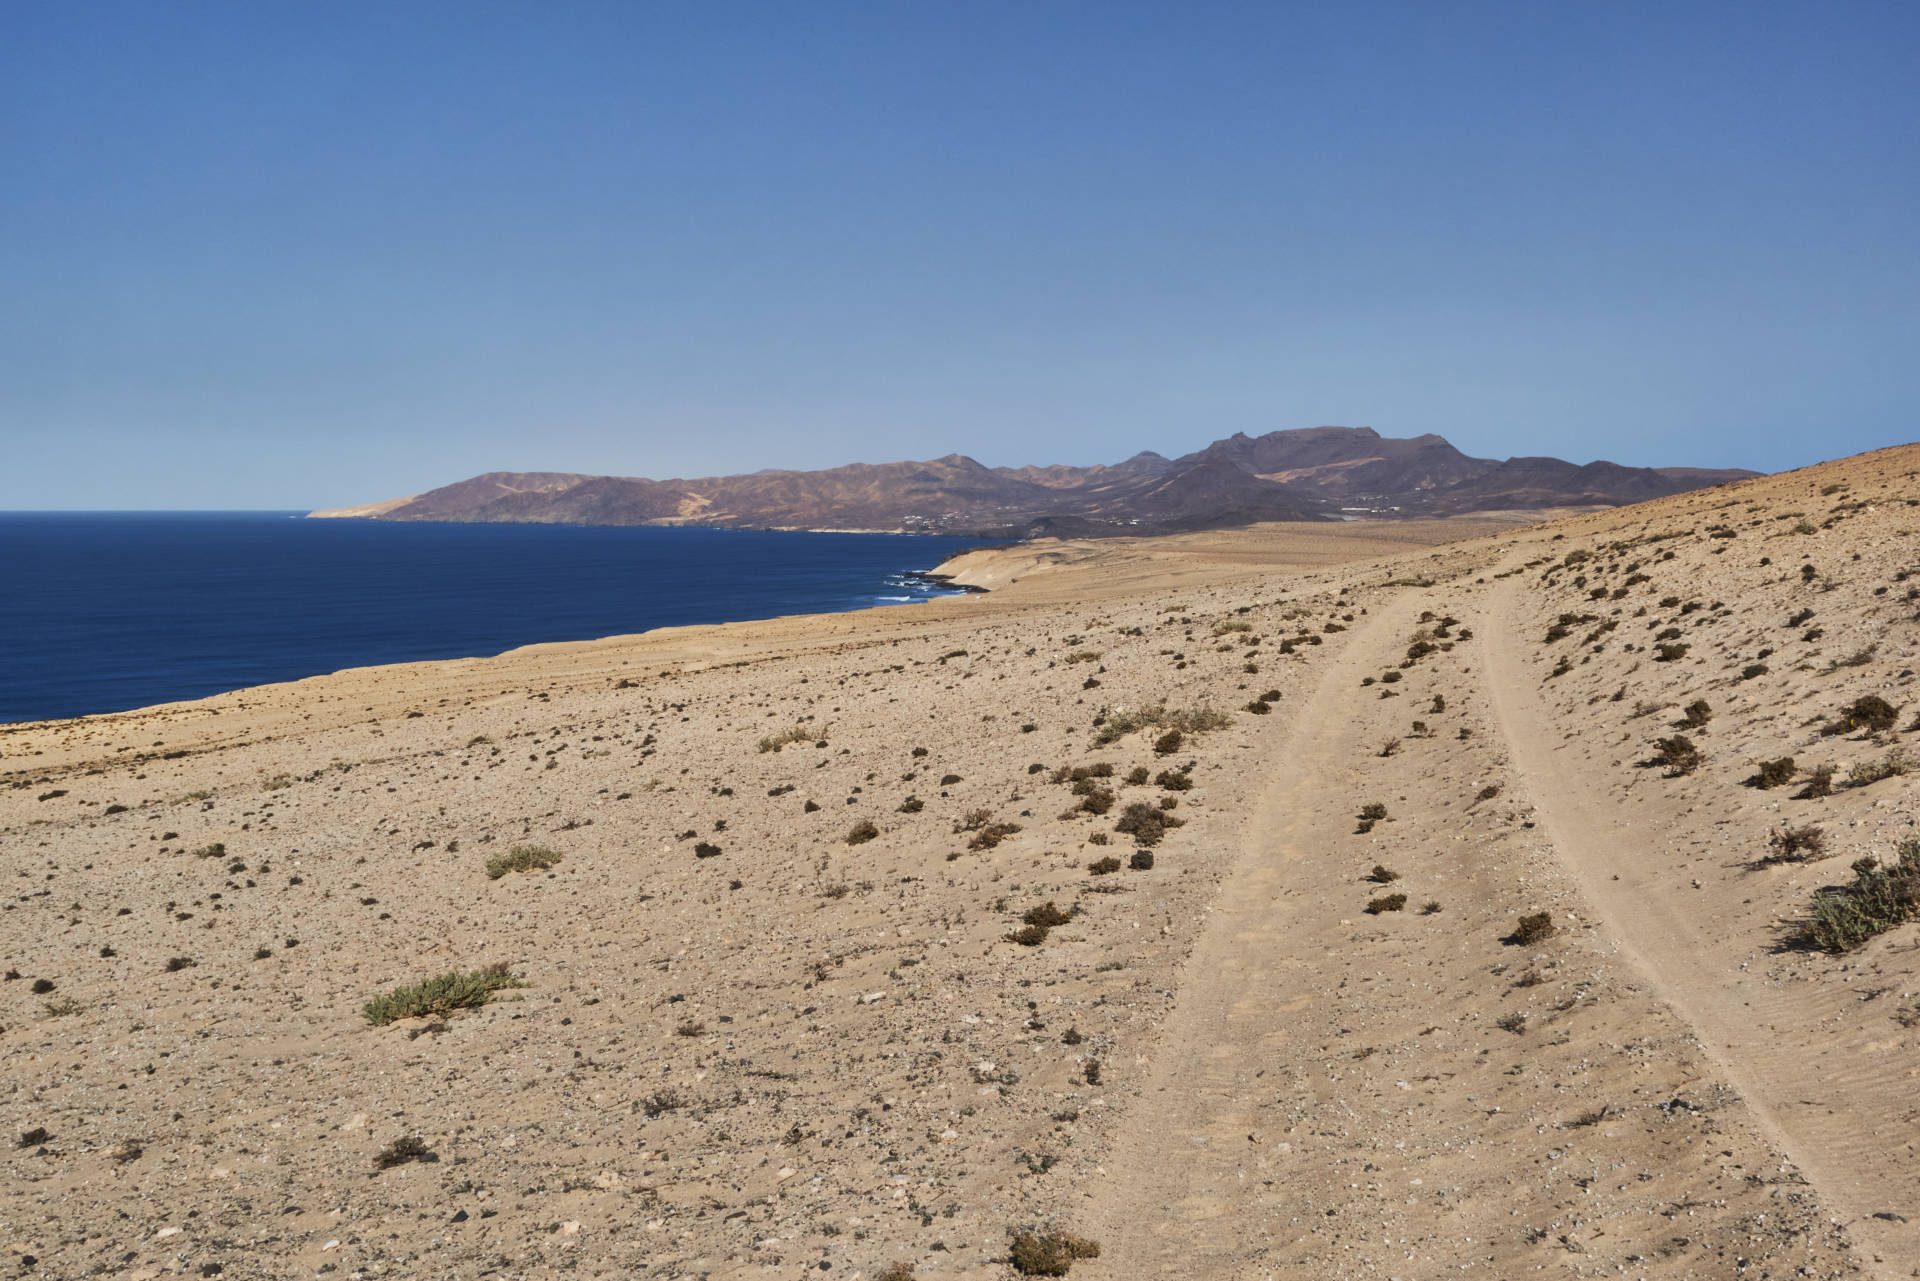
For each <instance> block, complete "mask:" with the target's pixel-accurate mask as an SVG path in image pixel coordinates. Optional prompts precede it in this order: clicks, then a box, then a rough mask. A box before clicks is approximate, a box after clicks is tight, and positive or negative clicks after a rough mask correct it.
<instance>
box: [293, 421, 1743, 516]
mask: <svg viewBox="0 0 1920 1281" xmlns="http://www.w3.org/2000/svg"><path fill="white" fill-rule="evenodd" d="M1757 474H1758V473H1756V472H1750V471H1741V470H1737V469H1726V470H1718V471H1716V470H1708V469H1704V468H1694V467H1622V466H1620V465H1618V464H1616V463H1606V462H1597V463H1588V464H1586V465H1585V466H1580V465H1577V464H1574V463H1570V462H1565V461H1563V460H1561V459H1558V458H1509V459H1507V460H1506V461H1505V462H1500V461H1497V460H1495V459H1491V458H1470V457H1468V456H1467V455H1466V454H1463V453H1461V452H1460V451H1459V450H1457V449H1455V448H1454V447H1453V446H1452V445H1451V444H1449V443H1447V441H1446V440H1445V439H1444V438H1443V437H1440V436H1433V435H1427V436H1414V437H1411V438H1408V439H1400V438H1396V437H1392V436H1382V435H1380V434H1379V433H1378V432H1376V431H1374V430H1373V429H1372V428H1369V427H1308V428H1304V429H1300V430H1296V431H1275V432H1268V433H1267V434H1266V435H1264V436H1247V435H1244V434H1241V433H1236V434H1234V435H1232V436H1229V437H1227V438H1226V439H1225V440H1216V441H1214V442H1213V443H1212V444H1211V445H1208V446H1207V447H1206V448H1205V449H1201V450H1198V451H1196V452H1194V453H1191V454H1187V455H1184V456H1183V457H1180V458H1165V457H1162V456H1161V455H1159V454H1156V453H1152V452H1146V453H1139V454H1135V455H1134V456H1133V457H1132V458H1129V459H1127V460H1126V461H1125V462H1122V463H1115V464H1113V465H1112V466H1106V465H1096V466H1092V467H1069V466H1062V465H1056V466H1051V467H983V466H981V465H980V464H979V463H977V462H975V461H974V460H973V459H971V458H968V457H965V456H964V455H961V454H948V455H947V456H946V457H944V458H935V459H932V460H931V461H928V462H904V463H877V464H874V463H855V464H853V465H851V466H847V467H833V468H829V469H827V470H824V471H759V472H754V473H752V474H750V475H744V476H714V477H707V478H704V479H699V480H646V479H642V478H632V477H623V476H581V475H573V474H570V473H564V472H488V473H487V474H486V475H484V476H475V477H474V478H473V479H471V480H463V481H460V482H458V483H456V484H452V485H447V486H444V487H443V488H440V489H435V490H430V491H429V492H427V493H424V494H417V495H414V496H412V497H408V498H396V499H389V500H387V501H385V502H379V503H369V504H367V505H365V506H361V507H347V508H341V509H339V510H335V511H318V512H314V513H313V515H314V516H316V517H330V518H348V519H363V520H425V521H504V522H522V523H534V524H567V525H713V526H723V527H728V528H735V529H843V530H883V531H906V532H910V533H943V534H966V535H974V536H980V537H988V536H991V537H1034V536H1039V535H1044V534H1053V535H1058V536H1062V537H1085V536H1088V535H1099V534H1115V533H1167V532H1173V531H1176V530H1189V529H1208V528H1218V527H1221V526H1227V525H1244V524H1250V523H1252V522H1254V521H1264V520H1335V519H1342V518H1347V519H1352V518H1368V519H1396V518H1404V517H1411V516H1450V515H1458V514H1460V513H1463V512H1471V511H1487V510H1496V509H1513V508H1521V509H1535V508H1547V507H1610V506H1617V505H1619V504H1622V503H1637V502H1641V501H1643V500H1645V499H1649V498H1660V497H1664V496H1666V495H1668V494H1676V493H1680V492H1681V491H1683V490H1689V489H1701V488H1705V487H1706V486H1708V485H1717V484H1720V483H1722V482H1724V481H1729V480H1738V479H1740V478H1742V477H1746V476H1753V475H1757Z"/></svg>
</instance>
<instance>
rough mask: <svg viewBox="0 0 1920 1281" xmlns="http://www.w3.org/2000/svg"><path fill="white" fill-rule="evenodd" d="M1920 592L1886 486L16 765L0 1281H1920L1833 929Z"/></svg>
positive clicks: (54, 755)
mask: <svg viewBox="0 0 1920 1281" xmlns="http://www.w3.org/2000/svg"><path fill="white" fill-rule="evenodd" d="M1917 535H1920V446H1905V447H1901V448H1898V449H1892V450H1885V451H1881V452H1879V453H1875V454H1870V455H1864V456H1861V457H1859V458H1854V459H1847V460H1843V461H1840V462H1836V463H1831V464H1826V465H1823V466H1820V467H1816V468H1811V469H1807V470H1804V471H1800V472H1794V473H1788V474H1785V475H1781V476H1776V477H1767V478H1761V479H1758V480H1753V481H1746V482H1741V483H1739V484H1735V485H1732V486H1727V487H1723V488H1719V489H1715V490H1710V491H1703V492H1700V493H1696V494H1690V495H1684V496H1681V497H1678V498H1674V499H1666V500H1662V501H1659V502H1656V503H1651V504H1645V505H1642V506H1639V507H1632V508H1623V509H1619V510H1615V511H1607V512H1600V513H1590V514H1585V515H1577V516H1571V517H1567V518H1565V519H1561V520H1557V521H1553V522H1550V523H1546V524H1538V525H1530V526H1526V527H1515V526H1513V525H1512V524H1510V523H1505V522H1500V521H1487V522H1481V523H1477V524H1475V523H1461V522H1447V523H1409V524H1395V525H1349V526H1340V527H1326V526H1265V527H1258V528H1255V529H1251V530H1244V531H1233V532H1225V533H1214V534H1205V535H1186V536H1182V537H1179V538H1171V539H1164V540H1157V541H1152V542H1144V541H1143V542H1126V541H1117V542H1103V543H1099V544H1077V545H1076V544H1045V543H1042V544H1033V545H1028V546H1023V547H1019V548H1013V549H1009V550H1005V551H992V552H983V553H976V554H973V555H971V556H968V557H963V558H961V560H960V561H958V562H956V563H954V564H952V565H950V566H949V567H948V570H949V571H950V572H953V573H955V574H956V575H958V576H959V577H960V578H961V579H962V581H968V582H973V583H976V584H979V585H982V586H986V587H989V588H990V589H991V590H990V592H989V593H988V594H985V595H981V596H974V597H969V598H965V599H956V600H950V601H943V602H937V603H934V604H930V605H927V606H922V607H914V608H910V609H907V608H901V609H890V610H874V611H868V612H865V613H860V614H846V615H834V616H827V617H819V618H807V619H780V620H773V621H769V622H765V623H750V624H735V625H730V626H727V627H721V628H687V629H676V630H671V631H665V632H658V633H650V634H648V635H645V636H640V637H625V638H615V639H610V640H606V641H599V642H592V643H587V644H572V645H553V646H538V647H534V648H531V649H527V650H520V651H515V652H513V653H511V654H507V655H503V656H500V657H498V658H492V659H475V660H467V661H462V662H454V663H436V664H417V665H408V666H401V667H387V668H373V669H365V670H360V671H352V672H344V673H339V674H336V675H333V676H328V677H321V678H316V679H313V680H308V681H301V682H298V683H295V684H290V685H280V686H268V687H263V688H259V689H252V690H243V691H239V692H237V693H234V694H230V695H225V696H222V697H220V698H215V699H209V700H206V701H204V702H199V703H190V704H176V705H170V706H167V707H162V708H154V709H147V710H144V711H140V712H132V713H126V714H121V715H114V716H103V717H94V718H88V719H85V720H81V721H70V722H57V723H46V724H39V725H27V726H9V727H0V780H4V782H5V783H6V786H5V787H4V788H0V873H4V876H5V878H6V883H7V884H8V885H10V886H12V887H13V891H12V893H10V894H9V895H8V896H7V899H6V902H5V905H4V906H5V915H4V916H3V917H0V950H4V953H5V955H4V958H0V965H4V968H5V970H6V981H5V982H0V1083H3V1087H4V1114H5V1115H4V1120H3V1121H0V1126H4V1131H3V1132H4V1133H5V1134H6V1136H7V1139H8V1143H7V1145H6V1150H5V1153H4V1159H5V1162H6V1179H5V1182H4V1184H3V1185H0V1269H4V1270H5V1271H6V1272H8V1273H9V1274H11V1275H18V1276H23V1277H49V1278H70V1277H123V1278H140V1279H151V1278H158V1277H164V1276H224V1277H234V1278H254V1277H263V1278H264V1277H273V1278H281V1277H295V1276H317V1275H329V1276H337V1277H342V1278H346V1277H352V1278H361V1277H435V1278H439V1277H446V1278H478V1277H497V1278H518V1277H552V1276H560V1275H579V1276H601V1277H630V1276H639V1277H657V1278H727V1279H733V1278H796V1279H797V1278H799V1277H802V1276H809V1277H815V1276H817V1277H832V1278H842V1279H848V1278H856V1277H858V1278H866V1279H868V1281H874V1279H876V1278H882V1279H884V1281H901V1279H904V1278H909V1277H927V1278H1005V1277H1009V1276H1012V1275H1015V1273H1014V1267H1015V1264H1016V1262H1018V1263H1020V1264H1021V1265H1023V1266H1026V1267H1028V1268H1029V1269H1031V1268H1034V1267H1039V1266H1043V1265H1044V1264H1045V1263H1046V1262H1047V1261H1046V1260H1043V1259H1040V1258H1038V1257H1037V1255H1036V1253H1034V1252H1032V1251H1031V1250H1030V1247H1031V1246H1032V1245H1034V1244H1035V1242H1036V1241H1037V1240H1044V1239H1045V1238H1047V1237H1048V1234H1051V1233H1059V1234H1067V1235H1069V1236H1071V1237H1072V1238H1074V1239H1077V1240H1080V1241H1084V1242H1088V1243H1093V1244H1097V1246H1098V1255H1097V1257H1082V1258H1080V1259H1078V1260H1077V1261H1074V1262H1072V1264H1071V1275H1072V1276H1074V1277H1075V1278H1080V1279H1081V1281H1088V1279H1097V1278H1111V1279H1115V1281H1118V1279H1121V1278H1128V1279H1131V1278H1143V1277H1178V1278H1185V1277H1192V1278H1361V1277H1377V1278H1382V1279H1385V1278H1402V1279H1404V1281H1413V1279H1414V1278H1431V1277H1441V1276H1453V1275H1461V1276H1469V1277H1485V1278H1490V1279H1491V1278H1515V1277H1522V1276H1535V1275H1540V1276H1548V1277H1563V1278H1573V1277H1602V1276H1606V1277H1644V1278H1691V1277H1698V1278H1722V1277H1724V1278H1788V1277H1872V1278H1892V1277H1909V1276H1920V1151H1917V1150H1916V1146H1915V1145H1916V1143H1920V1081H1917V1080H1916V1077H1917V1075H1920V1055H1917V1054H1916V1051H1917V1050H1920V926H1916V925H1914V924H1913V923H1911V922H1909V923H1907V924H1904V925H1900V926H1898V927H1896V928H1893V929H1890V930H1887V931H1885V932H1882V933H1879V934H1877V935H1875V936H1873V937H1871V938H1869V939H1867V940H1866V941H1864V942H1863V943H1861V944H1860V945H1858V946H1855V947H1850V948H1848V949H1845V950H1839V951H1834V950H1827V949H1826V948H1825V947H1823V946H1820V944H1819V941H1818V940H1817V939H1813V938H1811V937H1810V936H1809V933H1808V923H1809V920H1810V918H1809V909H1810V905H1811V904H1812V902H1813V899H1814V895H1815V892H1816V891H1819V890H1821V889H1822V888H1823V887H1835V886H1843V885H1847V884H1850V883H1852V882H1853V881H1854V880H1855V878H1856V877H1858V876H1860V875H1862V873H1861V872H1860V870H1859V869H1860V868H1861V867H1865V868H1866V869H1867V871H1868V873H1872V872H1873V870H1874V866H1875V865H1868V864H1863V863H1862V864H1858V865H1856V864H1857V861H1858V860H1863V859H1867V858H1872V859H1875V860H1878V864H1877V866H1878V867H1880V868H1881V869H1883V870H1884V868H1885V867H1886V866H1888V865H1893V864H1896V863H1897V860H1898V859H1899V857H1900V850H1901V847H1902V845H1903V843H1911V842H1914V841H1915V840H1916V839H1920V827H1916V824H1915V786H1914V784H1915V778H1916V775H1915V774H1914V773H1913V772H1912V771H1911V770H1910V768H1909V764H1908V762H1909V760H1910V759H1911V755H1912V747H1913V744H1914V740H1915V737H1916V734H1917V733H1920V700H1916V699H1915V697H1914V682H1915V676H1914V666H1915V646H1916V642H1917V641H1920V621H1917V620H1920V536H1917ZM1875 699H1877V700H1880V703H1878V704H1876V703H1874V702H1873V701H1872V700H1875ZM1882 705H1884V707H1886V708H1888V709H1891V711H1892V713H1893V716H1892V718H1891V719H1888V718H1887V717H1886V716H1883V715H1881V714H1880V712H1879V710H1878V709H1879V707H1880V706H1882ZM1176 730H1177V731H1178V732H1177V733H1176V732H1172V731H1176ZM1675 740H1680V741H1678V742H1676V741H1675ZM1787 758H1791V761H1790V762H1789V761H1788V760H1787ZM1763 765H1765V766H1767V768H1766V769H1765V770H1763V769H1762V766H1763ZM1828 767H1831V768H1830V769H1829V768H1828ZM1809 829H1818V831H1817V833H1813V834H1809ZM524 847H538V848H540V849H543V850H546V851H550V852H551V854H555V855H558V860H557V861H552V862H550V865H549V866H546V867H544V868H535V869H533V870H529V871H520V872H511V871H510V872H506V873H504V874H502V875H499V876H498V877H490V876H489V874H488V863H489V860H491V859H495V858H498V857H500V856H503V855H506V854H508V853H509V852H510V851H512V850H515V849H520V848H524ZM1909 848H1911V849H1912V850H1913V851H1914V855H1913V856H1914V857H1915V858H1916V859H1920V845H1911V844H1910V845H1909ZM522 861H523V862H526V861H529V860H527V859H524V858H523V859H522ZM531 861H535V862H539V861H547V860H545V859H535V860H531ZM1828 901H1829V905H1831V904H1832V903H1835V902H1840V901H1841V900H1839V899H1835V898H1833V897H1832V894H1831V891H1829V900H1828ZM1845 901H1847V902H1851V901H1853V900H1851V899H1848V900H1845ZM1542 914H1544V916H1545V918H1546V919H1545V920H1544V921H1541V920H1539V919H1538V918H1539V917H1540V916H1541V915H1542ZM1528 917H1533V918H1536V919H1535V920H1534V921H1533V922H1532V923H1531V924H1530V925H1529V924H1528V923H1527V922H1525V921H1524V920H1523V918H1528ZM488 966H501V967H504V973H506V974H508V975H511V976H513V981H515V982H517V983H518V984H519V986H512V987H505V988H501V989H499V990H496V991H495V992H493V994H492V999H491V1000H489V1001H487V1002H486V1003H484V1004H482V1005H478V1006H476V1007H473V1008H466V1009H460V1010H456V1011H450V1012H445V1013H442V1014H437V1015H431V1016H427V1017H410V1018H398V1019H395V1020H393V1021H391V1022H384V1023H376V1022H374V1021H373V1020H372V1019H370V1018H369V1017H368V1012H367V1011H366V1008H365V1007H366V1006H367V1003H368V1002H370V1001H373V1000H374V999H375V998H378V997H380V996H382V995H383V994H385V993H388V992H391V991H393V990H394V989H396V988H400V987H402V986H404V985H410V984H418V983H420V982H422V981H423V980H429V979H433V978H434V977H436V976H439V975H443V974H446V973H448V972H453V971H458V972H461V973H469V972H473V971H476V970H481V969H483V968H484V967H488ZM377 1012H378V1011H377V1010H376V1013H377ZM1021 1234H1032V1235H1030V1236H1028V1237H1026V1238H1025V1239H1022V1235H1021ZM1017 1240H1020V1241H1021V1242H1022V1249H1020V1250H1019V1251H1015V1249H1014V1246H1015V1243H1016V1241H1017ZM1064 1240H1065V1238H1064V1237H1063V1238H1059V1239H1057V1240H1055V1241H1054V1242H1053V1244H1055V1245H1056V1246H1057V1245H1060V1244H1063V1243H1064ZM1056 1252H1057V1251H1056ZM1041 1253H1044V1251H1042V1252H1041ZM1086 1253H1087V1254H1089V1255H1090V1254H1091V1250H1090V1249H1089V1250H1088V1251H1086ZM1060 1262H1061V1264H1063V1265H1064V1263H1065V1262H1066V1260H1064V1259H1062V1260H1060Z"/></svg>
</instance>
